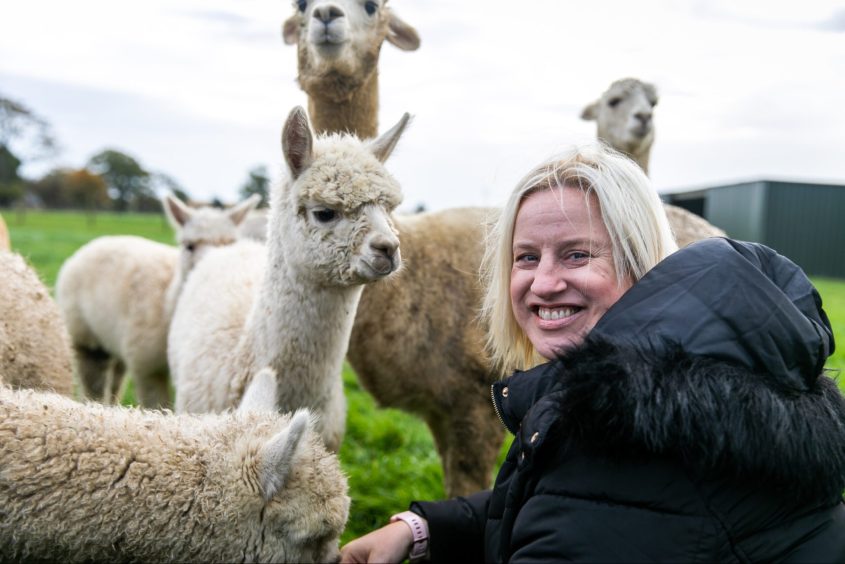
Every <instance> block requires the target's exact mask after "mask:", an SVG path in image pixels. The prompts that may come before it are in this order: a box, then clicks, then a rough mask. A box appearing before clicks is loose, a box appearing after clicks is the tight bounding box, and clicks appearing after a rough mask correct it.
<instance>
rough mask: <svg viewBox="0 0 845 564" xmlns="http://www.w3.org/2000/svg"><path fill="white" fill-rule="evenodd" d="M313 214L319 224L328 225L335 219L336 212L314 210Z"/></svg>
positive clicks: (327, 209) (324, 209)
mask: <svg viewBox="0 0 845 564" xmlns="http://www.w3.org/2000/svg"><path fill="white" fill-rule="evenodd" d="M313 213H314V219H316V220H317V221H319V222H320V223H329V222H330V221H333V220H334V219H335V218H336V217H337V212H336V211H334V210H332V209H329V208H322V209H318V210H314V212H313Z"/></svg>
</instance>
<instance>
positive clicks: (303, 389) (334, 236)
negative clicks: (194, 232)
mask: <svg viewBox="0 0 845 564" xmlns="http://www.w3.org/2000/svg"><path fill="white" fill-rule="evenodd" d="M408 119H409V118H408V115H407V114H405V116H404V117H403V118H402V119H401V120H400V121H399V123H398V124H396V126H394V127H393V129H391V130H390V131H388V132H387V133H385V134H384V135H382V136H381V137H379V138H378V139H375V140H373V141H370V142H368V143H366V144H365V143H362V142H361V141H360V140H359V139H357V138H356V137H353V136H350V135H337V134H335V135H329V136H322V137H317V138H316V139H314V138H313V135H312V133H311V129H310V127H309V124H308V119H307V117H306V115H305V111H304V110H303V109H302V108H295V109H294V110H293V111H292V112H291V113H290V115H289V117H288V119H287V121H286V123H285V126H284V129H283V131H282V150H283V153H284V157H285V161H286V163H287V165H288V169H289V171H290V178H289V179H288V180H287V181H286V182H285V183H284V185H283V186H281V187H279V188H275V189H274V190H273V192H272V194H271V205H270V217H269V225H268V230H267V235H268V239H267V243H266V245H261V244H259V243H257V242H254V241H247V240H244V241H239V242H238V243H236V244H234V245H231V246H229V247H227V248H222V249H215V250H213V251H211V252H209V253H208V256H207V257H206V258H205V259H204V260H203V261H202V263H200V264H199V265H198V266H197V267H196V268H195V269H194V271H193V272H192V273H191V275H190V276H189V277H188V281H187V283H186V284H185V288H184V291H183V292H182V296H181V297H180V299H179V302H178V304H177V306H176V311H175V313H174V316H173V323H172V325H171V328H170V337H169V340H168V360H169V364H170V369H171V373H172V374H173V375H174V381H175V384H176V411H177V412H178V413H183V412H194V413H201V412H208V411H215V412H216V411H223V410H225V409H227V408H230V407H232V406H234V405H237V404H238V401H239V400H240V398H241V396H242V395H243V390H244V388H245V385H246V384H247V383H248V382H249V380H250V378H251V377H252V375H253V374H255V373H256V372H257V371H258V370H259V369H260V368H262V367H265V366H269V367H272V368H273V369H274V370H275V371H276V372H277V374H279V405H278V407H279V409H280V411H282V412H286V411H292V410H294V409H297V408H300V407H307V408H309V409H310V410H311V411H312V412H314V413H315V414H317V415H319V424H318V427H319V431H320V433H321V435H322V437H323V439H324V441H325V442H326V445H327V446H328V448H329V449H330V450H335V451H336V450H337V449H338V448H339V446H340V442H341V439H342V436H343V433H344V429H345V422H346V402H345V399H344V397H343V383H342V381H341V376H340V375H341V369H342V364H343V359H344V355H345V354H346V348H347V346H348V344H349V334H350V331H351V330H352V322H353V319H354V316H355V311H356V308H357V306H358V300H359V298H360V296H361V290H362V288H363V284H366V283H368V282H372V281H375V280H379V279H382V278H384V277H385V276H388V275H389V274H391V273H392V272H394V271H395V270H396V269H397V268H398V267H399V265H400V263H401V259H400V255H399V240H398V239H397V237H396V234H395V232H394V229H393V224H392V221H391V219H390V212H391V211H392V210H393V209H394V208H395V207H396V206H397V205H398V204H399V203H400V201H401V191H400V189H399V185H398V184H397V182H396V181H395V180H394V179H393V178H392V177H391V176H390V174H389V173H388V172H387V171H386V170H385V168H384V166H383V164H382V163H383V162H384V161H385V160H386V159H387V158H388V156H389V155H390V153H391V152H392V151H393V148H394V147H395V145H396V143H397V142H398V140H399V137H400V136H401V134H402V132H403V130H404V129H405V126H406V124H407V122H408Z"/></svg>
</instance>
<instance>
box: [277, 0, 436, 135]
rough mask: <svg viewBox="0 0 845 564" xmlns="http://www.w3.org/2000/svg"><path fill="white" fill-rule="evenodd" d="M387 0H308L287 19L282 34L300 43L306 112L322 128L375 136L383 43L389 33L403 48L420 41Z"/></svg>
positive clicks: (291, 42)
mask: <svg viewBox="0 0 845 564" xmlns="http://www.w3.org/2000/svg"><path fill="white" fill-rule="evenodd" d="M386 4H387V0H374V1H372V2H366V3H364V2H360V1H359V0H310V1H309V2H307V3H305V7H304V10H300V9H299V8H298V7H297V8H296V13H294V15H293V16H291V17H290V18H288V20H287V21H285V23H284V25H283V28H282V32H283V37H284V40H285V43H287V44H288V45H294V44H296V46H297V56H298V69H299V76H298V80H299V85H300V86H301V87H302V89H303V90H304V91H305V92H306V93H307V94H308V113H309V114H310V115H311V120H312V123H313V126H314V130H315V131H317V132H318V133H340V132H348V133H352V134H354V135H357V136H359V137H362V138H371V137H375V136H376V134H377V131H378V107H379V100H378V60H379V54H380V52H381V46H382V43H384V41H385V39H386V40H387V41H388V42H389V43H391V44H393V45H394V46H396V47H398V48H399V49H402V50H403V51H414V50H416V49H417V48H418V47H419V45H420V39H419V36H418V35H417V32H416V30H415V29H414V28H413V27H411V26H409V25H408V24H406V23H405V22H403V21H402V20H401V19H399V17H398V16H397V15H396V14H395V13H394V12H393V11H392V10H391V9H390V8H388V7H387V5H386ZM294 6H297V4H296V3H294ZM369 9H374V12H373V13H372V14H370V13H368V10H369ZM324 22H325V23H324Z"/></svg>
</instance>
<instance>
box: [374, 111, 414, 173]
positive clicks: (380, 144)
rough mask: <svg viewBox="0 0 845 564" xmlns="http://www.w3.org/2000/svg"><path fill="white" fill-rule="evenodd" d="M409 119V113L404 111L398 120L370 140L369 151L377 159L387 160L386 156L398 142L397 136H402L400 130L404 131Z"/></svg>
mask: <svg viewBox="0 0 845 564" xmlns="http://www.w3.org/2000/svg"><path fill="white" fill-rule="evenodd" d="M410 120H411V114H409V113H408V112H405V114H404V115H403V116H402V118H401V119H400V120H399V122H398V123H397V124H396V125H394V126H393V127H392V128H391V129H390V130H389V131H386V132H385V133H382V134H381V137H378V138H377V139H374V140H372V141H370V143H369V145H368V146H369V148H370V151H372V153H373V154H374V155H375V156H376V158H377V159H378V160H379V161H381V162H384V161H386V160H387V157H389V156H390V153H392V152H393V149H394V148H395V147H396V143H398V142H399V138H400V137H401V136H402V132H403V131H405V127H406V126H407V125H408V122H409V121H410Z"/></svg>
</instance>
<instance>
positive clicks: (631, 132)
mask: <svg viewBox="0 0 845 564" xmlns="http://www.w3.org/2000/svg"><path fill="white" fill-rule="evenodd" d="M657 102H658V96H657V88H655V86H654V85H653V84H650V83H648V82H642V81H640V80H637V79H636V78H623V79H620V80H617V81H615V82H614V83H613V84H611V85H610V87H609V88H608V89H607V90H606V91H605V92H604V93H603V94H602V95H601V97H600V98H599V99H598V100H596V101H594V102H592V103H591V104H589V105H588V106H586V107H585V108H584V109H583V110H582V112H581V119H585V120H588V121H591V120H592V121H595V122H596V130H597V132H596V134H597V136H598V138H599V139H601V140H603V141H604V142H606V143H607V144H608V145H610V146H611V147H613V148H614V149H616V150H617V151H620V152H622V153H625V154H626V155H628V156H629V157H630V158H631V159H633V160H634V161H635V162H636V163H637V164H638V165H640V167H641V168H642V169H643V170H644V171H645V173H646V174H648V164H649V159H650V156H651V147H652V145H653V144H654V120H653V110H654V106H656V105H657ZM664 207H665V208H666V215H667V216H668V217H669V224H670V225H671V226H672V232H673V233H674V234H675V239H676V240H677V242H678V246H679V247H684V246H686V245H688V244H690V243H692V242H694V241H698V240H700V239H705V238H707V237H725V236H726V233H725V232H724V231H722V230H721V229H719V228H718V227H716V226H715V225H711V224H710V223H708V222H707V221H706V220H704V219H703V218H701V217H699V216H697V215H695V214H694V213H691V212H689V211H687V210H685V209H683V208H679V207H677V206H673V205H670V204H665V205H664Z"/></svg>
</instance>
